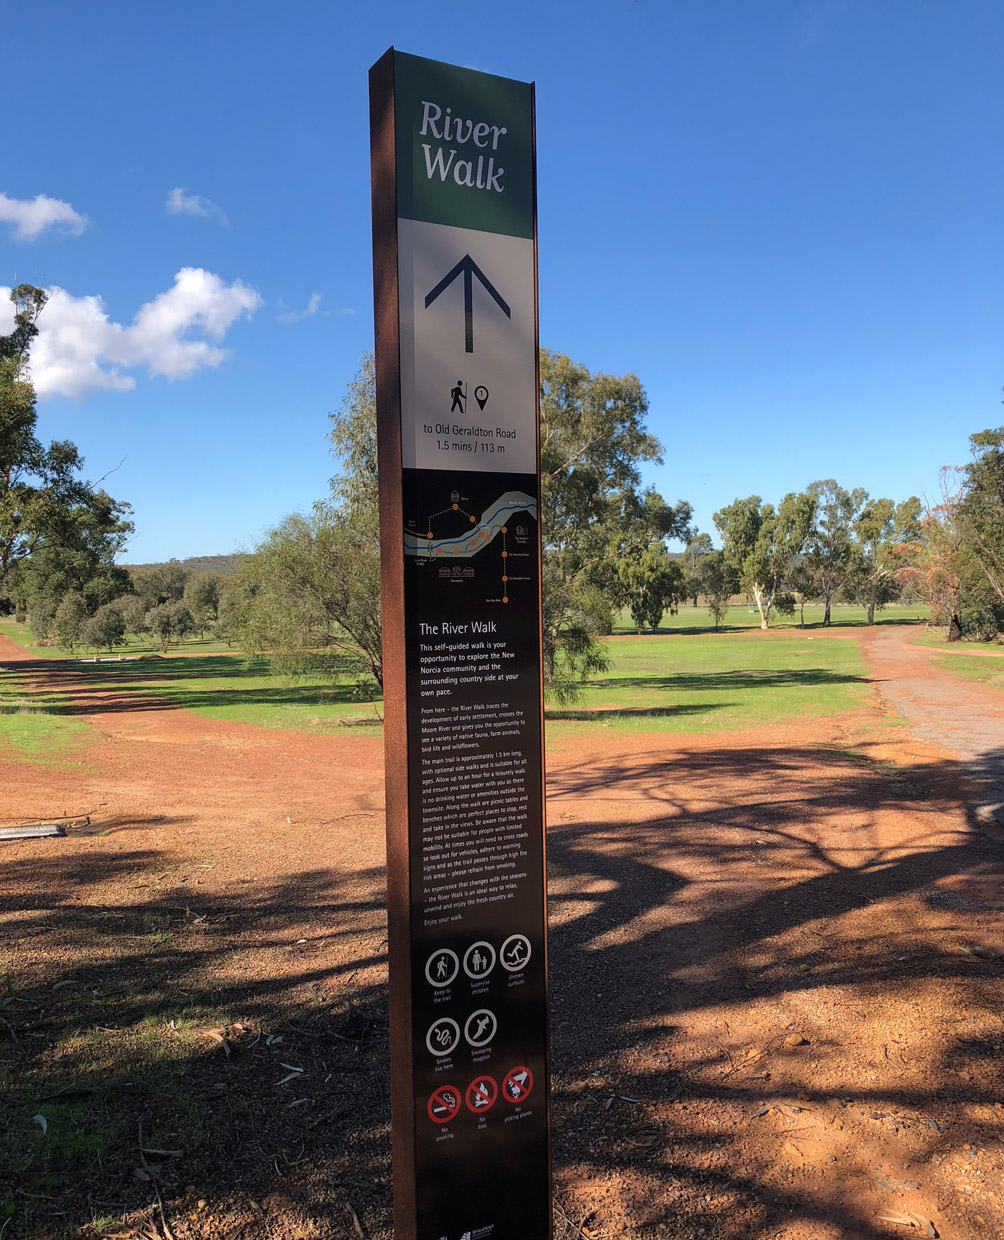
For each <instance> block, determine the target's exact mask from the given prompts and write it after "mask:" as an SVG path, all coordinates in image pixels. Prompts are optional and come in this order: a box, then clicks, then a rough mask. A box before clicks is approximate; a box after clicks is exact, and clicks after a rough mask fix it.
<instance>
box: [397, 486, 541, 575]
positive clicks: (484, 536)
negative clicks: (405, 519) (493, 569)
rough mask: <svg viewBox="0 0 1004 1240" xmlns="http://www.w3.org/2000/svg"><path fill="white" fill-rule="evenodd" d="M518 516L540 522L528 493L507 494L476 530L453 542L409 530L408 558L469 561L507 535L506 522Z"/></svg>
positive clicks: (471, 530)
mask: <svg viewBox="0 0 1004 1240" xmlns="http://www.w3.org/2000/svg"><path fill="white" fill-rule="evenodd" d="M456 508H457V505H456V504H454V505H453V509H456ZM446 511H451V510H450V509H447V510H446ZM514 512H527V513H529V514H530V516H531V517H533V518H534V520H536V517H537V501H536V500H535V499H534V498H533V496H532V495H527V494H526V492H525V491H506V493H505V494H504V495H500V496H499V497H498V499H497V500H495V502H494V503H493V504H491V505H490V506H489V507H488V508H486V509H485V511H484V513H483V514H482V517H481V520H480V521H479V522H478V523H477V524H476V525H475V526H474V527H473V528H472V529H469V530H465V531H464V533H463V534H458V535H456V536H454V537H453V538H435V537H432V538H430V537H429V536H428V534H416V533H415V532H414V531H412V530H405V532H404V553H405V555H416V556H424V557H425V558H427V559H428V558H431V557H432V556H436V555H455V556H458V557H460V558H467V559H469V558H470V557H471V556H474V555H477V554H478V552H479V551H483V550H484V549H485V547H487V546H489V545H490V544H491V543H492V542H493V541H494V539H495V537H496V536H497V535H498V534H500V533H502V532H503V527H504V526H505V523H506V521H507V520H508V519H509V517H510V515H511V514H512V513H514ZM437 515H441V514H437ZM430 532H431V531H430Z"/></svg>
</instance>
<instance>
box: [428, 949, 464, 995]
mask: <svg viewBox="0 0 1004 1240" xmlns="http://www.w3.org/2000/svg"><path fill="white" fill-rule="evenodd" d="M459 972H460V961H459V960H458V959H457V953H456V952H451V951H450V949H449V948H448V947H441V948H440V949H439V951H436V952H433V953H432V955H431V956H430V957H429V959H428V960H427V961H426V964H425V977H426V980H427V981H428V983H429V985H430V986H437V987H442V986H449V984H450V983H451V982H452V981H453V979H454V978H455V977H456V976H457V974H458V973H459Z"/></svg>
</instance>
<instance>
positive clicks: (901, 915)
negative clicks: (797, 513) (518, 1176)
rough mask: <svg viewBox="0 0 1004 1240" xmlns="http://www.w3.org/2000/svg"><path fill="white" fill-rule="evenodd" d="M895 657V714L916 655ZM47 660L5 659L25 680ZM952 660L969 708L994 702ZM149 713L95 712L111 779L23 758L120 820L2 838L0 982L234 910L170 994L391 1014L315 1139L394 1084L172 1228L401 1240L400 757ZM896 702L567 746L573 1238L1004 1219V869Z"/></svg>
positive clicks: (198, 1181)
mask: <svg viewBox="0 0 1004 1240" xmlns="http://www.w3.org/2000/svg"><path fill="white" fill-rule="evenodd" d="M865 649H866V652H867V654H868V657H869V660H870V663H871V667H872V674H873V677H874V679H875V680H876V682H883V684H884V686H885V688H884V689H883V693H884V696H885V697H886V698H887V699H888V698H889V697H890V696H891V695H890V693H889V692H888V686H891V685H894V683H895V680H896V676H897V671H896V659H897V653H896V652H897V651H898V649H899V647H898V645H895V644H894V643H887V642H886V640H885V635H884V634H882V635H881V637H879V638H876V637H874V636H873V635H868V638H867V639H866V642H865ZM25 657H26V656H24V655H23V653H22V652H21V651H20V650H18V649H17V648H16V647H14V646H13V644H12V643H10V642H8V641H7V640H6V639H2V638H0V660H2V661H5V662H7V661H24V659H25ZM922 665H923V666H926V668H927V674H928V675H929V677H930V678H931V680H932V683H936V684H937V685H940V686H941V689H939V692H944V693H945V694H947V695H948V700H949V701H950V702H952V703H954V704H955V706H954V709H956V710H957V711H959V712H961V713H963V714H964V713H965V712H966V711H967V710H971V709H972V702H973V701H974V700H975V698H972V697H970V696H969V695H968V691H969V690H970V689H979V690H982V686H972V685H970V683H969V682H962V681H956V680H954V679H953V678H949V677H945V676H943V675H942V674H941V673H938V672H936V671H935V670H934V669H933V667H931V665H930V664H928V663H926V661H924V662H922V664H921V663H918V665H917V667H920V666H922ZM914 670H915V671H916V669H914ZM32 675H33V676H34V677H35V678H36V679H37V681H38V683H39V684H40V685H42V684H46V683H48V684H49V685H52V684H53V683H56V682H57V681H58V687H59V688H60V689H66V688H68V687H69V686H68V682H67V679H66V676H65V672H64V673H62V674H60V673H57V671H56V669H52V668H48V669H47V668H46V667H45V666H44V665H41V664H40V663H35V664H34V665H33V667H32ZM977 696H979V695H977ZM88 700H91V699H90V695H89V696H88ZM980 700H981V701H985V699H984V698H981V699H980ZM123 705H126V706H127V705H128V704H127V703H125V704H124V703H122V702H121V701H117V702H113V701H112V700H110V699H109V700H108V701H106V702H105V703H98V708H97V709H96V710H95V711H94V713H93V714H91V715H89V716H88V718H89V719H90V722H91V723H93V724H94V725H95V726H96V727H97V728H98V730H99V731H100V733H101V736H102V739H101V741H100V742H99V743H97V744H95V745H94V746H92V747H91V748H90V749H89V750H88V751H87V753H86V755H85V759H86V763H87V768H86V769H85V770H84V771H79V770H72V769H66V770H60V769H54V768H51V767H43V766H31V765H27V764H20V763H19V764H14V763H6V764H5V763H4V761H3V758H2V755H0V789H4V790H5V791H6V799H5V804H4V807H3V809H2V810H0V817H3V818H5V819H11V818H14V817H23V818H25V819H40V818H45V817H48V816H50V815H52V814H54V813H65V814H82V813H85V812H86V813H89V814H90V815H91V825H90V826H89V827H87V828H85V829H80V830H73V831H71V833H70V835H69V837H68V838H67V839H65V840H57V841H35V842H25V843H19V844H7V845H4V846H3V847H4V851H3V853H2V854H0V867H2V868H0V919H2V924H3V926H4V937H5V939H6V942H7V951H6V953H5V955H4V958H3V959H0V972H3V971H8V972H11V973H13V972H15V971H16V972H17V973H18V975H19V976H20V975H23V976H24V977H25V978H27V979H28V980H30V981H31V983H32V984H33V985H35V986H39V985H45V984H50V985H51V984H54V983H55V982H56V981H57V980H58V979H59V978H60V977H61V976H63V975H64V974H70V973H71V971H72V970H73V969H74V968H76V967H79V965H80V962H81V960H82V959H89V960H92V961H93V960H94V959H96V958H100V959H105V960H106V961H107V965H108V967H114V965H113V962H114V960H115V952H114V945H113V944H111V943H110V942H109V943H108V944H107V945H106V944H105V942H104V940H102V939H101V937H100V934H97V932H96V931H95V926H99V925H100V923H99V922H98V921H97V920H96V919H97V918H98V917H99V915H100V914H101V913H102V910H104V911H105V912H107V910H108V909H118V910H124V913H123V915H126V914H128V913H129V911H130V910H146V911H147V912H149V911H150V910H157V909H170V908H185V909H196V910H198V909H206V908H209V907H210V906H214V907H217V908H225V909H226V910H227V917H228V918H229V919H230V922H229V924H228V925H226V926H223V928H222V929H221V930H220V931H219V933H218V934H217V935H216V937H215V939H214V944H213V951H212V952H211V953H208V954H207V953H205V952H204V951H202V950H201V949H199V950H198V951H197V950H196V949H195V948H192V949H189V948H188V947H179V946H175V947H174V948H172V955H171V959H170V962H169V967H170V971H171V973H172V975H178V974H179V972H180V971H181V970H182V969H183V968H184V967H190V968H192V969H193V970H195V969H199V970H202V972H203V973H207V972H208V973H209V974H211V976H212V983H213V985H214V986H216V987H217V988H219V990H220V991H221V992H222V993H224V994H226V995H227V1000H226V1002H227V1003H228V1005H229V1010H231V1011H234V1010H239V1011H243V1012H245V1013H246V1017H245V1018H244V1019H245V1023H246V1024H248V1025H249V1026H253V1025H254V1023H255V1022H256V1021H258V1022H260V1023H261V1027H263V1028H264V1022H265V1021H266V1019H268V1020H272V1021H274V1020H275V1019H277V1016H276V1013H280V1012H286V1013H291V1014H293V1015H294V1016H295V1017H296V1018H297V1019H298V1020H311V1019H312V1020H313V1021H314V1022H315V1023H314V1025H313V1028H314V1029H315V1030H316V1029H319V1028H320V1027H321V1025H320V1024H318V1023H317V1022H319V1021H323V1020H324V1019H325V1013H328V1014H332V1013H343V1012H344V1011H346V1010H347V1008H346V1005H350V1007H351V1010H352V1011H353V1012H366V1013H367V1020H368V1021H370V1022H371V1024H372V1026H373V1028H374V1029H375V1030H376V1031H377V1032H376V1034H375V1039H374V1040H373V1041H372V1045H371V1046H370V1047H369V1050H370V1051H371V1052H372V1053H371V1055H369V1056H368V1057H367V1056H364V1061H360V1065H359V1073H360V1074H362V1075H365V1074H366V1073H368V1074H369V1076H368V1077H367V1078H366V1079H367V1081H372V1082H373V1083H374V1087H373V1088H372V1089H370V1090H369V1092H368V1093H366V1092H365V1090H364V1095H363V1096H364V1099H365V1100H364V1101H358V1100H357V1103H356V1104H355V1105H354V1106H353V1107H352V1108H351V1109H350V1113H349V1114H348V1116H347V1117H346V1116H344V1115H342V1116H341V1118H339V1119H337V1120H336V1121H332V1123H331V1124H330V1125H328V1124H327V1123H324V1124H321V1125H320V1126H317V1125H313V1121H314V1120H315V1119H317V1118H318V1116H319V1115H322V1114H323V1107H324V1106H326V1105H327V1103H328V1102H329V1101H332V1099H331V1098H329V1097H328V1096H327V1093H326V1092H325V1091H328V1092H330V1091H335V1090H341V1091H343V1092H344V1091H348V1093H347V1094H345V1096H348V1094H351V1092H352V1089H357V1090H358V1089H362V1088H363V1084H362V1083H361V1082H360V1081H357V1082H356V1083H355V1084H354V1085H353V1084H352V1083H351V1082H346V1081H345V1080H343V1079H342V1078H338V1079H336V1081H335V1082H334V1084H328V1083H325V1085H324V1086H321V1085H320V1084H318V1085H317V1086H316V1091H320V1092H316V1091H314V1092H312V1101H311V1102H310V1104H309V1105H306V1104H305V1105H303V1106H302V1107H299V1108H298V1109H297V1110H294V1111H291V1112H290V1111H283V1112H282V1113H281V1117H277V1119H276V1121H275V1130H274V1132H269V1133H266V1134H264V1136H263V1137H262V1136H256V1138H255V1139H256V1141H259V1142H261V1144H260V1157H259V1154H257V1153H255V1152H254V1150H253V1149H251V1148H250V1143H248V1142H244V1143H243V1144H246V1145H248V1149H247V1150H243V1149H241V1150H239V1151H232V1152H231V1153H230V1154H229V1162H228V1164H227V1165H228V1167H229V1168H230V1170H229V1173H228V1174H229V1175H230V1177H231V1178H230V1180H229V1181H226V1182H222V1183H221V1182H220V1180H219V1177H218V1175H217V1176H215V1177H213V1178H211V1179H210V1181H209V1182H207V1181H206V1179H205V1178H204V1177H203V1178H200V1175H201V1174H202V1172H201V1171H200V1168H199V1167H198V1166H187V1165H184V1163H183V1161H182V1165H181V1166H180V1167H179V1168H178V1171H177V1176H176V1180H175V1182H174V1184H173V1187H171V1188H170V1189H168V1187H167V1186H165V1195H166V1197H167V1202H166V1204H167V1209H168V1213H169V1216H170V1218H171V1226H172V1228H173V1230H174V1233H175V1235H176V1236H177V1237H178V1240H186V1238H187V1237H200V1238H205V1240H208V1238H209V1237H217V1236H219V1237H222V1238H224V1240H231V1238H232V1240H236V1237H237V1236H238V1235H239V1236H240V1237H241V1240H248V1238H249V1237H254V1236H269V1237H280V1236H282V1237H301V1236H302V1237H304V1238H306V1237H314V1236H316V1237H328V1236H331V1237H339V1238H341V1237H346V1240H347V1238H348V1237H353V1236H356V1235H357V1234H358V1233H357V1232H356V1230H355V1228H354V1224H353V1223H352V1219H351V1216H350V1214H349V1212H348V1210H347V1207H346V1204H345V1203H347V1202H350V1201H351V1202H352V1203H353V1209H354V1210H355V1211H356V1212H357V1214H358V1217H359V1218H360V1222H361V1225H362V1226H363V1227H364V1229H365V1232H366V1234H367V1235H369V1236H373V1237H387V1236H389V1235H390V1231H389V1197H388V1189H387V1184H386V1174H387V1116H386V1113H385V1101H384V1098H385V1088H384V1086H383V1084H382V1076H381V1074H382V1072H383V1071H385V1069H384V1068H383V1067H382V1066H381V1065H382V1063H383V1059H382V1056H383V1054H384V1048H385V1041H386V1031H385V1028H384V1027H382V1026H381V1024H380V1022H381V1019H383V1020H384V1021H385V1015H383V1016H382V1015H381V1014H382V1013H383V1007H382V1004H383V987H384V985H385V962H384V958H383V954H382V953H383V950H384V947H383V944H382V939H383V927H382V915H381V911H380V909H381V903H382V871H381V867H382V859H383V843H382V826H383V824H382V807H383V800H382V744H381V742H380V741H379V740H374V739H371V738H361V737H357V736H348V737H346V738H344V739H343V738H341V737H339V736H335V737H320V736H302V735H298V734H293V733H287V732H264V731H261V730H259V729H255V728H251V727H243V726H240V725H236V724H230V723H219V722H216V721H211V720H207V719H203V718H200V717H198V716H195V715H191V714H186V713H185V712H182V711H179V710H173V709H170V708H164V709H143V710H142V711H139V710H129V709H122V707H123ZM885 709H886V708H885V707H884V705H883V703H882V701H881V699H880V698H879V697H878V695H877V696H876V702H875V704H874V706H873V707H871V708H870V709H868V710H866V711H863V712H861V713H859V714H856V715H853V716H844V717H840V718H836V719H833V718H831V719H826V720H808V719H807V720H799V721H796V722H794V723H792V724H789V725H786V726H783V727H782V726H779V727H771V728H763V729H758V730H748V731H743V732H738V733H733V734H727V735H722V734H718V735H714V736H707V737H688V736H680V735H649V736H646V735H634V736H610V735H605V736H604V737H603V738H602V740H597V739H595V738H593V739H582V740H572V739H567V738H566V737H562V739H561V741H560V742H559V743H556V744H555V745H554V746H553V748H552V749H551V751H550V755H549V780H548V790H549V832H548V836H549V850H550V868H551V880H552V881H551V895H552V945H551V953H552V984H553V1034H554V1066H555V1129H554V1132H555V1160H556V1173H557V1191H558V1202H559V1207H560V1212H559V1222H560V1224H561V1226H562V1227H563V1228H564V1229H565V1230H564V1232H560V1231H559V1235H560V1234H564V1235H567V1236H572V1235H573V1234H577V1235H581V1236H596V1237H599V1236H603V1237H606V1236H615V1235H618V1236H619V1235H624V1236H641V1237H656V1236H672V1237H674V1238H678V1240H690V1238H697V1237H706V1238H711V1237H718V1238H721V1240H836V1238H837V1237H844V1238H846V1240H862V1238H864V1237H877V1236H886V1235H908V1234H915V1235H918V1234H919V1235H923V1234H925V1229H926V1227H927V1225H928V1224H930V1226H931V1228H932V1230H934V1229H936V1230H937V1232H938V1233H939V1234H940V1235H942V1236H944V1237H946V1238H948V1237H950V1238H952V1240H988V1238H989V1237H993V1236H995V1235H998V1234H1001V1233H1002V1232H1004V1201H1002V1197H1001V1194H1002V1192H1004V1189H1002V1173H1004V1148H1002V1139H1004V1106H1002V1103H1001V1100H1002V1099H1004V1071H1002V1063H1004V1021H1002V1017H1001V1012H1002V1011H1004V1004H1002V999H1004V988H1002V968H1001V959H1002V957H1001V954H1000V953H1002V952H1004V936H1002V933H1001V925H1002V923H1001V916H1000V914H1001V910H1002V908H1004V851H1002V849H1001V846H1000V844H999V843H998V842H997V841H996V840H994V839H993V838H992V837H990V836H988V835H986V834H983V833H982V832H981V831H979V830H977V829H975V827H974V825H973V823H972V822H971V820H970V818H969V816H968V815H967V812H966V810H965V808H964V802H965V800H966V797H967V796H968V795H969V794H970V788H971V786H972V785H971V779H972V772H971V771H967V769H966V767H965V763H964V762H961V761H959V760H957V759H956V758H955V757H954V756H953V755H952V754H951V753H949V752H948V751H946V750H945V749H944V748H942V747H941V746H939V745H937V744H935V743H934V742H933V741H932V740H929V739H928V740H924V739H916V738H914V737H913V736H912V735H911V734H910V733H909V732H908V731H907V730H905V729H903V728H899V727H896V726H894V725H890V723H889V721H888V719H887V718H886V715H885ZM85 930H86V934H85V933H84V931H85ZM298 944H301V945H302V946H299V947H298ZM43 945H44V946H43ZM190 951H191V952H192V953H194V954H193V955H191V956H190V955H187V954H186V953H189V952H190ZM305 952H307V953H309V954H308V955H307V956H304V954H303V953H305ZM200 953H201V954H200ZM155 955H156V952H154V953H152V956H151V960H150V963H149V967H150V968H151V969H153V968H155V967H157V961H156V960H154V959H153V956H155ZM189 961H190V964H186V962H189ZM167 967H168V966H167V964H165V968H167ZM367 1028H369V1025H368V1026H367ZM315 1036H319V1035H315ZM336 1036H337V1035H336ZM238 1040H239V1039H238ZM235 1079H236V1078H235ZM235 1087H236V1086H235ZM270 1087H271V1085H270ZM367 1088H368V1087H367ZM322 1095H324V1097H323V1098H322ZM339 1096H340V1095H339ZM353 1096H355V1095H353ZM333 1101H334V1103H337V1101H338V1097H337V1096H336V1097H334V1098H333ZM336 1113H338V1114H341V1113H340V1112H336ZM297 1125H299V1128H297ZM298 1133H299V1134H300V1136H301V1137H302V1139H303V1140H304V1141H306V1142H308V1143H309V1146H310V1149H311V1151H312V1154H311V1156H309V1157H307V1158H306V1159H305V1161H304V1162H303V1163H302V1164H296V1165H295V1166H293V1167H291V1168H290V1167H287V1166H286V1165H285V1164H284V1163H282V1161H281V1157H280V1146H279V1144H278V1143H279V1141H280V1138H281V1141H282V1143H283V1144H282V1146H281V1149H282V1150H286V1148H287V1144H286V1143H287V1142H289V1146H288V1148H290V1149H292V1148H294V1146H293V1143H294V1140H295V1138H296V1137H297V1135H298ZM273 1167H274V1168H275V1170H273ZM280 1169H282V1174H280ZM186 1185H191V1186H192V1188H191V1190H188V1189H186ZM195 1197H200V1198H202V1199H205V1204H204V1206H203V1207H201V1208H196V1206H195V1204H194V1198H195ZM252 1200H253V1201H254V1202H255V1203H257V1204H258V1209H254V1208H253V1207H252V1205H249V1204H248V1203H249V1202H251V1201H252ZM883 1216H885V1219H883ZM895 1217H898V1218H899V1219H900V1220H901V1221H900V1222H899V1223H897V1222H891V1221H888V1220H889V1219H890V1218H895ZM566 1219H570V1220H572V1223H571V1224H568V1223H566V1221H565V1220H566ZM911 1219H913V1220H914V1221H915V1223H916V1224H917V1225H916V1228H915V1229H914V1230H912V1233H911V1231H910V1230H908V1228H909V1227H910V1220H911ZM573 1224H574V1226H573ZM928 1234H931V1233H930V1232H929V1233H928Z"/></svg>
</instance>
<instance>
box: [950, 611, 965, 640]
mask: <svg viewBox="0 0 1004 1240" xmlns="http://www.w3.org/2000/svg"><path fill="white" fill-rule="evenodd" d="M948 640H949V641H950V642H958V641H961V640H962V621H961V620H960V619H959V613H958V612H953V614H952V622H951V624H950V625H949V626H948Z"/></svg>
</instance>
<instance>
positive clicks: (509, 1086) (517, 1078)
mask: <svg viewBox="0 0 1004 1240" xmlns="http://www.w3.org/2000/svg"><path fill="white" fill-rule="evenodd" d="M531 1089H533V1073H532V1072H531V1071H530V1069H529V1068H524V1067H523V1066H522V1065H520V1066H519V1067H517V1068H512V1069H510V1071H508V1072H507V1073H506V1074H505V1080H504V1081H503V1082H502V1094H503V1096H504V1097H505V1100H506V1102H512V1103H516V1102H525V1101H526V1100H527V1098H529V1097H530V1090H531Z"/></svg>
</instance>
